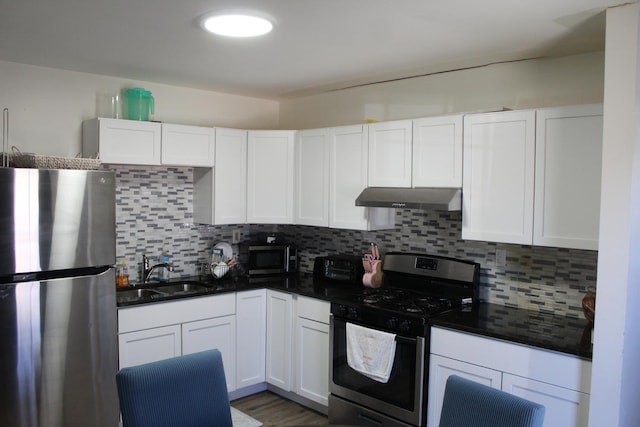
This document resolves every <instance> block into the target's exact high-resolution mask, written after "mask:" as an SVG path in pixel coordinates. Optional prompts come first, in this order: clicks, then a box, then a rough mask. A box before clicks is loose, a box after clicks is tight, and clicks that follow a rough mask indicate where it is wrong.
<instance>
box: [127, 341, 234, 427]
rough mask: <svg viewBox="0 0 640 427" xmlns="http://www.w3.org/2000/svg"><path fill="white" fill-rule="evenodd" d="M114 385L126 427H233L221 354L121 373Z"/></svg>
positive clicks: (186, 357)
mask: <svg viewBox="0 0 640 427" xmlns="http://www.w3.org/2000/svg"><path fill="white" fill-rule="evenodd" d="M116 383H117V386H118V398H119V400H120V412H121V413H122V422H123V425H124V427H147V426H148V427H178V426H179V427H206V426H211V427H232V422H231V406H230V404H229V395H228V393H227V383H226V380H225V376H224V369H223V365H222V355H221V354H220V351H218V350H208V351H203V352H200V353H194V354H188V355H184V356H179V357H175V358H172V359H166V360H160V361H158V362H152V363H147V364H144V365H138V366H131V367H127V368H122V369H121V370H120V371H119V372H118V373H117V375H116Z"/></svg>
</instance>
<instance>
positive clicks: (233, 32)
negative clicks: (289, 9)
mask: <svg viewBox="0 0 640 427" xmlns="http://www.w3.org/2000/svg"><path fill="white" fill-rule="evenodd" d="M273 22H274V21H273V19H272V18H271V17H269V16H267V15H265V14H262V13H257V12H245V11H227V12H217V13H214V14H209V15H206V16H205V17H203V18H202V20H201V21H200V24H201V25H202V28H204V29H205V30H207V31H209V32H210V33H214V34H218V35H221V36H227V37H255V36H261V35H263V34H267V33H269V32H270V31H271V30H272V29H273Z"/></svg>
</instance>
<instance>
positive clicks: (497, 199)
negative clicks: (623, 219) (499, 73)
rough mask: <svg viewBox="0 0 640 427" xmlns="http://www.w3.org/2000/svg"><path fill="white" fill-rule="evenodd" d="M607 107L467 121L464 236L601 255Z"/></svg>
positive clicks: (479, 116)
mask: <svg viewBox="0 0 640 427" xmlns="http://www.w3.org/2000/svg"><path fill="white" fill-rule="evenodd" d="M601 171H602V106H601V105H580V106H570V107H555V108H546V109H540V110H536V111H533V110H527V111H508V112H500V113H488V114H473V115H469V116H466V117H465V119H464V177H463V192H462V197H463V212H462V238H463V239H471V240H485V241H494V242H504V243H516V244H527V245H532V244H533V245H538V246H552V247H565V248H575V249H589V250H597V248H598V225H599V221H600V181H601Z"/></svg>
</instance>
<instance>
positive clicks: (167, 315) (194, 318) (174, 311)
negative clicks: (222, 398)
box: [118, 293, 236, 391]
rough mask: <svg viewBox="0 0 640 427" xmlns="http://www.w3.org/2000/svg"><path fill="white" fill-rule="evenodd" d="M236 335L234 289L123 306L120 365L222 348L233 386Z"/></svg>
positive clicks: (226, 369) (119, 331)
mask: <svg viewBox="0 0 640 427" xmlns="http://www.w3.org/2000/svg"><path fill="white" fill-rule="evenodd" d="M235 336H236V332H235V295H234V294H233V293H229V294H222V295H214V296H206V297H198V298H188V299H183V300H178V301H167V302H160V303H155V304H143V305H138V306H133V307H123V308H120V309H118V343H119V360H120V367H121V368H123V367H125V366H133V365H138V364H141V363H147V362H152V361H156V360H162V359H167V358H170V357H175V356H179V355H181V354H187V353H191V352H195V351H202V350H208V349H213V348H218V349H219V350H220V352H221V353H222V361H223V363H224V371H225V376H226V379H227V387H228V389H229V391H233V390H235V377H236V376H235V372H236V354H235V348H236V347H235Z"/></svg>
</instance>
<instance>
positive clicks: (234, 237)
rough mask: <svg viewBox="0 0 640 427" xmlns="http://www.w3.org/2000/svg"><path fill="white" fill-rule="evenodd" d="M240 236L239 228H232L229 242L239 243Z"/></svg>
mask: <svg viewBox="0 0 640 427" xmlns="http://www.w3.org/2000/svg"><path fill="white" fill-rule="evenodd" d="M241 237H242V234H241V233H240V230H233V233H232V236H231V243H240V238H241Z"/></svg>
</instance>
